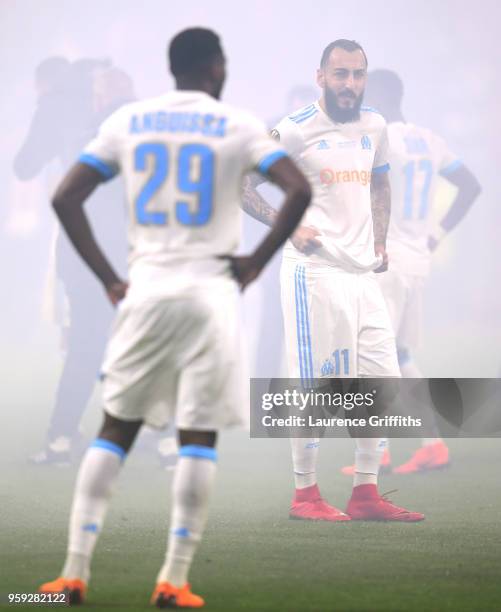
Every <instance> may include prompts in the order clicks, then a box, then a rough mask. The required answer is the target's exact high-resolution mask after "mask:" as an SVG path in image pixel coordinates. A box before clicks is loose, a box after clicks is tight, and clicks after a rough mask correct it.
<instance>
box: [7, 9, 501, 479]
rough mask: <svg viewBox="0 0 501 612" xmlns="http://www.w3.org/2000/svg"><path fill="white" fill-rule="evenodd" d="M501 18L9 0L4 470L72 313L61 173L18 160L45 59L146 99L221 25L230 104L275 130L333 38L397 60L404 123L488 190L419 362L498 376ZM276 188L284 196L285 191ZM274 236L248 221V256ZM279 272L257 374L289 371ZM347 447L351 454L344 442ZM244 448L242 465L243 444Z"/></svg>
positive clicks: (43, 401)
mask: <svg viewBox="0 0 501 612" xmlns="http://www.w3.org/2000/svg"><path fill="white" fill-rule="evenodd" d="M500 16H501V9H500V8H499V6H498V4H497V3H496V2H494V1H491V0H480V1H479V2H476V3H474V4H473V3H471V2H466V1H463V0H443V1H441V2H432V1H431V0H425V1H424V2H419V3H418V2H404V1H395V0H390V1H387V2H384V3H373V2H369V1H360V2H357V3H355V4H353V3H347V2H346V3H342V2H331V1H324V0H313V1H312V2H310V3H304V2H299V1H296V0H294V1H289V2H287V3H284V2H279V1H276V0H274V1H269V0H267V1H264V0H256V1H253V2H250V3H246V4H241V3H238V4H233V3H230V2H227V1H222V0H214V1H212V2H210V3H208V2H202V1H200V2H186V3H183V4H182V5H180V4H179V3H176V2H173V1H170V0H162V1H160V0H145V1H144V2H142V3H138V2H137V1H135V0H121V1H120V2H119V1H118V0H107V1H105V2H97V0H88V1H87V2H85V3H82V2H76V0H45V1H44V2H39V1H36V0H11V1H7V0H3V1H2V3H1V4H0V49H1V54H0V70H1V75H2V89H1V90H2V94H1V96H0V121H1V124H2V138H1V139H0V194H1V200H0V201H1V202H2V204H3V214H2V215H1V217H0V237H1V239H0V262H1V264H0V265H1V270H2V274H1V277H2V281H3V282H2V317H1V318H0V337H1V338H2V342H1V345H0V360H1V367H0V372H1V381H2V385H1V392H0V402H1V417H0V418H1V423H2V427H1V431H2V432H3V434H0V439H3V442H2V443H1V444H0V449H1V454H2V456H3V458H4V461H5V463H4V465H6V464H9V463H11V464H13V463H16V462H22V461H24V459H25V458H26V456H27V455H28V454H29V453H30V452H31V451H33V450H35V449H36V447H37V445H41V444H42V443H43V438H44V435H45V433H44V432H45V429H46V427H47V421H48V418H49V415H50V412H51V410H52V407H53V404H54V398H55V390H56V386H57V381H58V379H59V376H60V374H61V369H62V367H63V358H64V338H63V334H62V333H61V322H62V319H61V316H60V317H59V322H55V321H54V316H53V312H54V301H56V302H57V303H59V304H63V309H64V299H63V295H62V290H61V287H60V286H59V285H58V283H57V278H56V277H55V275H54V269H53V266H54V261H53V256H52V255H51V253H52V250H53V248H54V247H53V245H54V235H55V231H56V221H55V217H54V215H53V213H52V211H51V210H50V206H49V199H50V195H51V193H52V191H53V189H54V187H55V185H56V184H57V182H58V180H59V178H60V177H61V174H62V167H61V164H60V163H59V161H58V160H57V159H52V160H51V161H50V163H48V164H46V165H45V166H44V167H43V169H42V170H41V171H40V172H39V173H38V174H37V175H36V176H35V177H33V178H32V179H30V180H27V181H20V180H19V178H17V177H16V175H15V173H14V170H13V168H14V161H15V156H16V153H17V152H18V150H19V148H20V146H21V144H22V142H23V139H24V138H25V136H26V133H27V131H28V128H29V125H30V122H31V119H32V117H33V115H34V112H35V109H36V105H37V92H36V88H35V78H34V76H35V69H36V67H37V66H38V65H39V64H40V63H41V62H42V61H43V60H45V59H46V58H49V57H52V56H62V57H64V58H66V59H68V60H69V61H71V62H74V61H76V60H78V59H81V58H93V59H98V60H103V61H105V62H109V63H111V65H113V66H116V67H118V68H119V69H120V70H122V71H124V72H125V73H126V74H127V75H128V76H129V77H130V79H131V82H132V85H133V90H134V94H135V96H136V97H137V98H142V97H148V96H153V95H157V94H160V93H162V92H163V91H165V90H166V89H169V88H171V87H172V80H171V78H170V76H169V74H168V70H167V67H166V45H167V42H168V40H169V39H170V38H171V37H172V36H173V35H174V34H175V33H176V32H178V31H179V30H180V29H182V28H185V27H190V26H195V25H201V26H206V27H210V28H213V29H215V30H216V31H217V32H218V33H219V34H220V35H221V38H222V42H223V45H224V49H225V52H226V56H227V59H228V79H227V83H226V86H225V90H224V92H223V99H224V100H225V101H227V102H229V103H232V104H235V105H238V106H242V107H245V108H247V109H249V110H251V111H253V112H254V113H255V114H257V115H258V116H259V117H260V118H262V119H263V120H264V121H265V122H266V123H267V124H269V125H270V126H271V125H273V123H274V122H275V121H276V120H277V119H278V118H281V117H282V116H283V115H285V114H287V113H288V112H290V111H291V110H292V109H291V108H290V107H289V104H290V93H291V90H292V89H293V88H295V87H297V86H305V87H313V89H314V90H316V91H317V95H318V94H319V90H318V88H317V87H316V85H315V73H316V68H317V66H318V64H319V59H320V55H321V52H322V50H323V48H324V47H325V46H326V45H327V44H328V43H329V42H330V41H332V40H334V39H336V38H340V37H345V38H349V39H355V40H357V41H359V42H360V43H361V44H362V45H363V47H364V48H365V51H366V53H367V56H368V58H369V69H375V68H389V69H391V70H394V71H395V72H397V73H398V74H399V75H400V77H401V79H402V81H403V83H404V87H405V93H404V100H403V111H404V115H405V117H406V118H407V119H408V120H409V121H412V122H413V123H416V124H417V125H422V126H425V127H429V128H430V129H432V130H433V131H434V132H436V133H437V134H439V135H440V136H442V137H443V138H444V139H445V140H446V142H447V143H448V145H449V147H450V148H451V149H452V150H453V151H454V152H456V153H457V155H458V157H460V158H461V159H462V160H463V161H464V162H465V163H466V164H467V165H468V167H469V168H470V169H471V170H472V171H473V173H474V174H475V175H476V176H477V178H478V180H479V182H480V184H481V186H482V193H481V195H480V197H479V199H478V200H477V201H476V202H475V203H474V205H473V208H472V210H470V212H469V213H468V215H467V217H466V218H465V219H464V221H463V222H462V223H461V224H460V225H459V227H458V228H457V229H456V230H455V231H454V232H453V233H452V234H451V235H450V236H448V237H447V239H446V240H445V241H444V243H443V244H441V246H440V247H439V249H438V250H437V252H436V253H435V254H434V256H433V265H432V272H431V275H430V276H429V278H428V280H427V284H426V294H425V319H424V337H423V341H422V346H421V348H420V349H419V351H418V352H417V354H416V361H417V363H418V364H419V366H420V367H421V369H422V371H423V374H424V375H426V376H434V377H441V376H455V377H463V376H464V377H466V376H467V377H496V376H498V374H499V371H500V369H501V350H500V346H501V342H500V340H501V331H500V325H499V312H500V310H501V299H500V298H501V291H500V289H499V281H498V280H497V279H499V277H500V274H501V259H500V257H499V239H498V227H499V225H500V222H501V208H500V206H499V202H500V201H501V188H500V184H499V172H498V165H499V161H498V160H499V156H500V153H501V149H500V142H501V138H500V136H501V130H500V118H499V117H500V115H499V110H498V106H499V98H500V93H501V92H500V85H499V80H498V78H497V76H498V74H499V72H500V68H501V66H500V64H501V60H500V57H499V53H498V52H497V37H498V31H499V28H498V22H499V17H500ZM453 195H454V193H453V189H452V188H450V187H448V186H447V185H446V183H445V182H444V183H443V184H441V185H440V187H439V189H438V194H437V202H436V203H435V206H434V215H435V216H436V217H437V219H439V218H440V217H441V216H442V215H443V213H444V212H445V210H446V209H447V206H448V204H449V203H450V202H451V200H452V198H453ZM272 198H274V201H275V202H278V201H279V199H277V196H276V194H272ZM110 205H115V206H116V203H110ZM264 231H265V228H264V227H263V226H261V225H259V224H258V223H257V222H255V221H254V220H253V219H251V218H249V217H247V216H245V218H244V228H243V246H242V250H243V251H246V250H249V249H250V248H252V246H253V245H254V244H255V243H256V242H257V241H258V240H259V238H260V237H261V236H262V235H263V233H264ZM277 261H278V260H277ZM277 261H276V262H275V266H276V265H277ZM274 278H276V277H275V276H273V274H272V273H271V272H270V271H268V272H267V273H265V275H264V276H263V278H262V279H261V280H260V281H258V282H257V283H255V285H253V286H252V287H251V288H250V289H249V290H248V291H247V293H246V295H245V296H244V300H243V302H244V304H243V310H244V313H243V314H244V317H245V322H246V323H245V326H246V328H247V332H248V339H249V340H248V343H249V351H248V352H249V355H248V356H249V360H250V365H251V367H250V369H251V373H253V374H254V375H263V374H262V372H263V370H265V371H266V373H265V375H280V372H282V371H283V351H282V350H281V344H277V342H278V341H277V340H276V339H275V337H274V336H273V334H271V335H268V334H263V333H261V332H260V329H261V327H260V326H261V325H262V322H263V321H265V322H267V324H268V328H269V329H272V330H273V329H279V328H280V327H281V325H282V321H281V317H280V308H279V305H278V304H277V302H276V297H277V295H278V294H276V293H275V294H273V287H275V289H276V283H275V284H274ZM96 283H97V281H96ZM270 287H271V289H270ZM272 294H273V295H272ZM102 299H103V300H105V299H106V298H105V296H104V293H103V295H102ZM84 305H85V302H84ZM62 316H63V322H64V314H63V315H62ZM280 342H281V340H280ZM83 348H84V346H83V345H82V350H83ZM270 356H271V357H270ZM77 376H78V374H77ZM95 376H96V379H97V376H98V371H96V373H95ZM99 419H100V410H99V391H98V389H97V390H96V391H95V392H94V397H93V398H92V399H91V401H90V402H89V408H88V410H87V411H86V414H85V416H84V422H83V428H84V431H85V432H86V433H87V435H88V436H91V435H92V434H93V433H94V431H95V428H96V425H97V423H98V422H99ZM231 436H236V437H231ZM231 436H230V437H229V438H228V440H229V442H227V443H226V444H227V445H228V446H229V447H232V446H233V443H231V440H233V439H238V440H240V439H241V436H244V434H232V435H231ZM239 436H240V437H239ZM244 437H246V436H244ZM248 443H249V445H250V444H251V443H250V442H248ZM336 443H337V442H336ZM252 444H253V448H255V449H257V452H259V448H261V447H259V444H261V445H264V447H265V448H266V449H267V450H266V452H274V453H275V452H276V453H277V454H280V455H281V456H282V457H283V458H284V459H283V460H284V462H285V463H284V465H285V464H286V462H287V459H288V449H287V444H285V445H284V444H283V443H282V442H280V443H279V444H278V443H277V444H276V445H274V446H272V443H271V441H257V442H256V441H253V443H252ZM339 444H341V446H342V447H343V445H344V448H346V449H350V448H351V447H350V446H349V442H346V441H342V442H341V441H339ZM347 444H348V445H347ZM470 444H471V442H470ZM236 445H237V444H236ZM249 448H250V446H249ZM272 449H273V450H272ZM332 452H334V451H332ZM350 452H351V451H350ZM239 456H240V457H241V459H242V460H243V461H246V460H247V458H246V455H245V454H244V453H243V452H241V453H240V455H239ZM284 477H285V478H287V475H285V476H284Z"/></svg>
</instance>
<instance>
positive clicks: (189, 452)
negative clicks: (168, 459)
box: [179, 444, 217, 461]
mask: <svg viewBox="0 0 501 612" xmlns="http://www.w3.org/2000/svg"><path fill="white" fill-rule="evenodd" d="M179 456H180V457H194V458H196V459H210V460H211V461H217V452H216V449H215V448H209V447H208V446H201V445H199V444H188V445H187V446H181V448H180V449H179Z"/></svg>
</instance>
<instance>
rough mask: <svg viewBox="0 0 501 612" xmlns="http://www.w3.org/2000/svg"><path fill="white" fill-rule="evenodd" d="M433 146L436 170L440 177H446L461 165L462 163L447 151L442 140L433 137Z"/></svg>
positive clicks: (445, 144)
mask: <svg viewBox="0 0 501 612" xmlns="http://www.w3.org/2000/svg"><path fill="white" fill-rule="evenodd" d="M434 146H435V147H436V148H437V153H438V160H439V162H438V170H439V172H440V174H441V175H442V176H447V175H448V174H450V173H451V172H454V170H456V169H457V168H459V166H461V165H462V163H463V162H462V161H461V160H460V159H459V158H458V156H457V155H456V154H455V153H453V152H452V151H451V150H450V149H449V147H448V146H447V143H446V142H445V140H444V139H443V138H440V137H439V136H435V143H434Z"/></svg>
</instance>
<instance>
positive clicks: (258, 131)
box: [243, 117, 287, 175]
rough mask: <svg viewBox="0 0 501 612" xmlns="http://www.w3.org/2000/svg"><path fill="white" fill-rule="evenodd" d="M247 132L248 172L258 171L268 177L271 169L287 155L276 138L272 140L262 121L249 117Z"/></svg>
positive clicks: (245, 145) (246, 153)
mask: <svg viewBox="0 0 501 612" xmlns="http://www.w3.org/2000/svg"><path fill="white" fill-rule="evenodd" d="M243 130H244V131H245V144H244V147H245V148H244V151H245V159H246V168H245V170H246V171H247V172H252V171H254V170H255V171H257V172H259V173H260V174H263V175H266V174H267V173H268V170H269V169H270V167H271V166H272V165H273V164H274V163H275V162H276V161H278V160H279V159H280V158H282V157H286V156H287V153H286V152H285V151H284V148H283V147H282V146H281V145H280V143H278V142H277V141H276V140H275V139H274V138H272V137H271V136H270V134H269V132H268V130H267V128H266V126H265V125H264V123H262V122H261V121H258V120H257V119H255V118H254V117H252V118H251V117H247V118H246V119H245V124H244V127H243Z"/></svg>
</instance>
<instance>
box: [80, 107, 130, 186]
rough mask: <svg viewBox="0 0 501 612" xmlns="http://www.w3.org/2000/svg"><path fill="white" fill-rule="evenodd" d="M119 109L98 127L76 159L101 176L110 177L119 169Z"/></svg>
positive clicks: (107, 178)
mask: <svg viewBox="0 0 501 612" xmlns="http://www.w3.org/2000/svg"><path fill="white" fill-rule="evenodd" d="M120 123H121V122H120V115H119V111H116V112H115V113H113V114H112V115H111V116H110V117H108V119H106V120H105V121H104V122H103V123H102V124H101V127H100V128H99V131H98V133H97V135H96V137H95V138H94V139H93V140H91V141H90V142H89V144H88V145H87V146H86V147H85V149H84V150H83V153H82V154H81V155H80V157H79V158H78V161H79V162H81V163H83V164H87V165H88V166H91V167H92V168H94V169H95V170H97V171H98V172H99V173H100V174H101V175H102V177H103V180H105V181H108V180H110V179H112V178H113V177H114V176H115V175H116V174H117V173H118V172H119V171H120V163H119V160H120V158H119V146H118V143H119V129H118V127H119V124H120Z"/></svg>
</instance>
